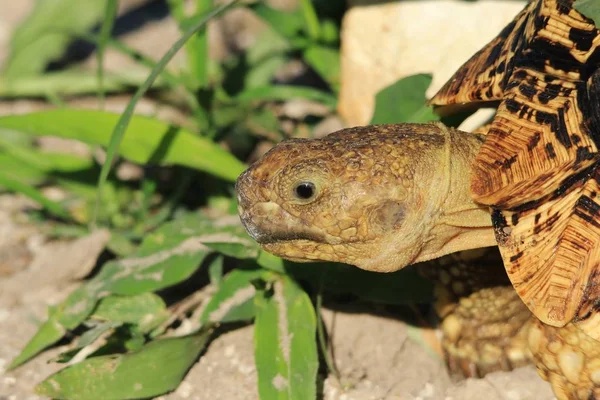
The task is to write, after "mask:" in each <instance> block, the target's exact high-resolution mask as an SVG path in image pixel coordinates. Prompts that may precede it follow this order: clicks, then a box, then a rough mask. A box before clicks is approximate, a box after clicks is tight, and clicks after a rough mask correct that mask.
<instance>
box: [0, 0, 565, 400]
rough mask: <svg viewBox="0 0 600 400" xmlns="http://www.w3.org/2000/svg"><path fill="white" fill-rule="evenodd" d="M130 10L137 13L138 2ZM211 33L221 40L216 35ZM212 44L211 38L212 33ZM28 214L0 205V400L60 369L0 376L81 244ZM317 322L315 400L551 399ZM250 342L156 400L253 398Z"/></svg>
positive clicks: (205, 361) (16, 11)
mask: <svg viewBox="0 0 600 400" xmlns="http://www.w3.org/2000/svg"><path fill="white" fill-rule="evenodd" d="M32 2H33V0H27V1H25V0H21V1H19V2H2V4H0V60H2V59H3V58H4V57H6V54H7V52H6V49H7V43H8V38H9V37H10V32H11V31H12V29H14V26H15V25H16V24H18V22H19V21H20V20H21V19H22V18H23V17H24V16H25V15H26V13H27V11H28V7H30V6H31V4H32ZM9 3H10V5H8V4H9ZM130 3H137V4H139V3H140V1H135V2H130ZM134 5H135V4H134ZM231 18H232V19H234V18H237V19H234V21H235V24H236V25H235V26H236V27H237V31H239V29H246V28H247V29H250V30H251V29H257V28H256V26H257V23H256V21H254V20H251V19H247V18H246V17H244V16H243V15H237V16H232V17H231ZM240 21H242V22H243V23H242V22H240ZM212 29H214V30H215V32H221V33H223V32H229V31H228V30H227V29H224V28H223V27H220V28H219V27H215V28H212ZM176 35H177V30H176V29H175V27H174V26H173V24H172V22H171V21H168V20H157V21H152V22H149V23H147V24H144V25H143V27H142V28H141V29H140V30H139V31H136V32H133V33H131V34H130V35H128V36H126V37H125V39H126V40H127V41H128V44H130V45H135V46H136V47H137V48H139V49H152V51H153V52H154V54H160V53H161V52H162V50H160V49H161V48H163V49H164V48H166V47H167V46H168V45H169V44H170V43H171V42H172V40H174V38H175V37H176ZM215 36H216V37H217V38H219V34H218V33H217V34H215ZM242 36H244V35H242ZM240 37H241V36H240ZM221 38H222V36H221ZM246 40H247V39H246ZM213 47H214V49H213V52H214V53H215V54H216V55H219V54H222V53H220V52H225V51H226V49H223V48H222V47H221V48H219V45H218V44H215V45H214V46H213ZM108 60H109V62H110V63H111V66H112V68H120V67H122V66H123V65H124V64H122V63H127V61H125V60H123V59H121V58H120V57H118V56H116V55H109V57H108ZM125 101H126V99H124V98H123V97H117V98H115V99H113V100H112V101H111V103H110V105H109V107H113V108H114V109H121V108H122V107H123V105H124V104H125ZM81 104H89V105H90V106H93V105H94V103H93V100H83V103H80V105H81ZM144 104H146V106H145V107H147V112H153V111H154V110H153V109H152V107H153V104H152V103H144ZM43 106H44V105H43V104H41V103H39V102H35V101H17V102H12V103H0V114H7V113H15V112H27V111H32V110H35V109H39V108H40V107H43ZM143 107H144V105H142V109H143ZM166 113H167V114H166V115H165V118H168V119H171V118H173V119H176V117H177V110H170V111H168V112H166ZM31 206H32V204H31V203H30V202H29V201H27V200H25V199H23V198H21V197H20V196H13V195H6V194H4V195H0V400H9V399H10V400H13V399H14V400H21V399H27V400H29V399H31V400H33V399H38V398H39V397H38V396H36V395H35V394H34V393H33V392H32V388H33V386H34V385H35V384H36V383H37V382H40V381H41V380H43V379H44V378H45V377H47V376H48V375H49V374H51V373H53V372H54V371H56V370H57V369H58V368H59V367H58V366H57V364H52V363H48V360H51V359H52V358H53V357H54V356H56V355H57V354H58V353H59V352H60V351H61V347H57V348H53V349H51V350H49V351H47V352H45V353H43V354H42V355H41V356H39V357H37V358H35V359H34V360H33V361H31V362H30V363H28V364H26V365H25V366H23V367H21V368H18V369H17V370H15V371H11V372H7V371H6V367H7V365H8V364H9V363H10V361H11V360H12V359H13V358H14V357H15V356H16V355H17V354H18V352H19V351H20V349H22V348H23V346H24V345H25V343H26V342H27V341H28V340H29V338H30V337H31V336H32V335H33V334H34V333H35V331H36V329H37V327H38V326H39V324H40V322H41V321H43V320H44V318H45V315H46V309H47V306H48V305H52V304H56V303H58V302H60V301H61V300H62V299H63V298H64V297H65V296H66V295H67V294H68V293H69V292H70V291H71V290H73V288H75V287H76V286H77V282H76V281H74V280H73V278H72V275H71V272H72V269H69V268H73V266H72V265H71V264H72V263H71V264H70V263H69V262H63V261H64V260H65V254H69V251H73V252H74V253H73V254H75V252H77V251H78V252H79V253H78V254H81V251H82V248H81V247H82V246H81V243H59V242H56V241H49V240H48V238H46V237H44V235H43V234H41V233H40V231H39V229H36V228H35V227H34V226H32V225H30V224H29V223H28V222H27V218H26V217H25V215H24V213H23V212H24V210H26V209H28V208H29V207H31ZM83 250H85V249H83ZM65 252H66V253H65ZM93 254H94V251H90V252H89V254H88V257H93ZM67 258H68V257H67ZM73 258H74V257H73ZM324 315H325V320H326V323H327V326H328V328H329V331H330V334H331V338H332V343H333V349H334V351H335V363H336V365H337V367H338V369H339V371H340V373H341V382H337V380H336V379H333V378H327V379H325V380H324V382H323V385H322V391H321V393H322V398H323V399H326V400H333V399H336V400H337V399H339V400H371V399H373V400H375V399H457V400H459V399H460V400H463V399H486V400H496V399H506V400H519V399H523V400H524V399H539V400H545V399H552V398H554V397H553V395H552V393H551V391H550V388H549V385H548V384H547V383H546V382H543V381H542V380H541V379H540V378H539V377H538V376H537V374H536V372H535V370H534V368H533V367H526V368H521V369H518V370H515V371H512V372H508V373H494V374H490V375H488V376H487V377H486V378H485V379H469V380H463V381H460V382H452V381H451V379H450V378H449V376H448V374H447V372H446V370H445V368H444V365H443V362H442V360H441V359H440V358H439V357H438V356H436V355H435V354H433V353H432V352H430V351H429V350H428V349H426V348H424V347H422V346H421V345H419V344H417V342H416V341H414V340H413V339H412V338H411V337H413V336H414V335H415V334H417V335H418V334H419V333H418V332H416V333H415V331H414V328H410V327H409V326H408V325H406V324H405V323H404V322H402V321H400V320H398V319H396V318H393V317H392V316H389V315H382V314H375V313H373V312H372V309H371V308H370V307H366V306H360V307H359V306H357V307H353V308H350V309H343V308H342V309H340V308H339V307H336V310H335V311H333V310H329V309H326V310H325V314H324ZM333 327H334V329H332V328H333ZM252 338H253V329H252V326H247V327H242V328H240V329H236V330H233V331H230V332H227V333H225V334H223V335H221V336H220V337H218V338H217V339H216V340H214V341H213V342H212V343H211V345H210V347H209V348H208V350H207V352H206V354H205V355H204V356H203V357H202V358H201V359H200V360H199V362H198V363H196V364H195V365H194V367H193V368H192V369H191V370H190V372H189V373H188V375H187V376H186V378H185V380H184V382H183V383H182V384H181V386H180V387H179V388H178V389H177V390H176V391H175V392H174V393H171V394H169V395H167V396H164V397H162V398H164V399H194V400H201V399H227V400H238V399H239V400H241V399H255V398H257V397H258V394H257V386H256V370H255V368H254V360H253V341H252V340H253V339H252Z"/></svg>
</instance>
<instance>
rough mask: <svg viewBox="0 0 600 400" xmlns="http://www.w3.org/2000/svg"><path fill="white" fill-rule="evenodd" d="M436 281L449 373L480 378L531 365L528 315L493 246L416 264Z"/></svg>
mask: <svg viewBox="0 0 600 400" xmlns="http://www.w3.org/2000/svg"><path fill="white" fill-rule="evenodd" d="M420 270H421V272H422V273H423V275H425V276H426V277H429V278H431V279H434V281H435V282H436V288H435V292H436V304H435V306H436V311H437V314H438V316H439V317H440V319H441V326H440V327H441V330H442V334H443V336H442V349H443V351H444V355H445V358H446V363H447V364H448V367H449V370H450V372H451V373H452V374H453V375H455V376H459V377H483V376H484V375H486V374H488V373H490V372H494V371H510V370H512V369H514V368H517V367H520V366H523V365H526V364H529V363H530V362H531V355H530V352H529V349H528V347H527V329H528V328H529V325H530V319H531V318H532V314H531V312H529V310H528V309H527V307H525V305H524V304H523V302H522V301H521V300H520V298H519V296H518V295H517V293H516V292H515V290H514V289H513V288H512V286H510V282H509V281H508V277H507V276H506V272H505V270H504V267H503V266H502V261H501V260H500V257H499V254H498V252H497V250H496V249H493V250H491V249H490V250H487V249H486V250H478V251H468V252H462V253H456V254H455V255H451V256H449V257H445V258H443V259H440V260H439V261H438V263H430V264H424V265H423V266H421V267H420Z"/></svg>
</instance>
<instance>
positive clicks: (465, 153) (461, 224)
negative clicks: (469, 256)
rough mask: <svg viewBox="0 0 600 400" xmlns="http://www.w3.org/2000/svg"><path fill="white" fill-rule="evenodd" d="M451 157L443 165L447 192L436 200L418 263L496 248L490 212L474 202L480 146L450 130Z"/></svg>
mask: <svg viewBox="0 0 600 400" xmlns="http://www.w3.org/2000/svg"><path fill="white" fill-rule="evenodd" d="M449 142H450V143H449V145H450V146H451V148H449V151H448V153H449V154H450V156H449V157H448V160H447V162H446V168H445V173H446V174H447V175H448V176H447V181H448V182H449V183H448V186H449V187H448V190H447V191H446V193H445V195H444V196H440V199H439V200H437V201H439V202H440V203H439V204H438V208H437V209H438V217H437V218H435V220H434V223H433V226H432V227H431V230H430V231H429V235H428V239H427V244H426V245H425V246H424V247H423V251H422V252H421V254H420V255H419V257H418V259H417V261H425V260H431V259H434V258H437V257H441V256H443V255H446V254H450V253H454V252H457V251H461V250H469V249H474V248H479V247H490V246H495V245H496V239H495V236H494V231H493V228H492V220H491V217H490V210H489V208H488V207H487V206H481V205H479V204H477V203H475V202H474V201H473V199H472V198H471V193H470V186H471V185H470V182H471V165H472V164H473V161H474V160H475V156H476V155H477V152H478V151H479V148H480V147H481V144H482V143H483V137H482V136H481V135H476V134H473V133H467V132H462V131H458V130H454V129H450V130H449Z"/></svg>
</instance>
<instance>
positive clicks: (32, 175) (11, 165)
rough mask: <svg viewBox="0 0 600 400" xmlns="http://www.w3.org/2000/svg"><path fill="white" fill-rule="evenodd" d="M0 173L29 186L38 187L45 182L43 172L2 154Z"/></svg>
mask: <svg viewBox="0 0 600 400" xmlns="http://www.w3.org/2000/svg"><path fill="white" fill-rule="evenodd" d="M0 171H2V173H3V174H4V175H5V176H7V177H9V178H10V179H13V180H16V181H19V182H21V183H22V184H24V185H29V186H35V185H38V184H40V183H41V182H43V181H44V180H46V173H45V172H43V171H40V170H39V169H37V168H33V167H32V166H31V165H29V164H27V163H25V162H23V161H21V160H19V159H17V158H16V157H13V156H12V155H10V154H6V153H2V152H0Z"/></svg>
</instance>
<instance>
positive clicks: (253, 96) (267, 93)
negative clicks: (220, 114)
mask: <svg viewBox="0 0 600 400" xmlns="http://www.w3.org/2000/svg"><path fill="white" fill-rule="evenodd" d="M299 97H300V98H304V99H306V100H312V101H318V102H320V103H323V104H324V105H326V106H329V107H331V108H335V107H336V105H337V98H336V97H335V96H333V95H331V94H329V93H327V92H323V91H321V90H317V89H313V88H310V87H302V86H287V85H271V86H263V87H255V88H250V89H246V90H244V91H243V92H242V93H240V94H239V95H238V96H237V97H235V98H234V100H236V101H238V102H242V103H246V102H250V101H286V100H293V99H297V98H299Z"/></svg>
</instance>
